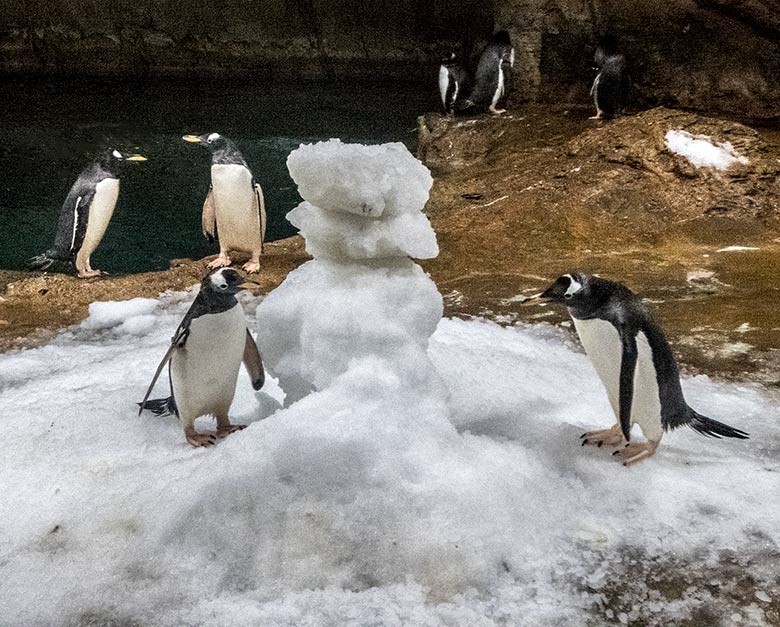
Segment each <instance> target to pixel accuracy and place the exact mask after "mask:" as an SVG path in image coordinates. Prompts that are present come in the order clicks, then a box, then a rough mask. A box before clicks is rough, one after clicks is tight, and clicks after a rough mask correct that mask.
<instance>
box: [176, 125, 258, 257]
mask: <svg viewBox="0 0 780 627" xmlns="http://www.w3.org/2000/svg"><path fill="white" fill-rule="evenodd" d="M182 139H183V140H184V141H186V142H191V143H197V144H200V145H201V146H205V147H206V148H207V149H208V150H210V151H211V185H210V187H209V191H208V194H207V195H206V200H205V202H204V203H203V219H202V224H203V235H204V236H205V237H206V238H207V239H208V240H209V241H210V242H213V241H214V233H215V229H216V232H217V233H219V256H218V257H217V258H216V259H215V260H214V261H212V262H211V263H210V264H209V268H221V267H223V266H229V265H230V264H231V261H230V257H229V256H228V253H229V252H230V251H231V250H237V251H242V252H246V253H250V255H251V257H250V259H249V261H247V262H246V263H245V264H244V265H243V266H242V267H243V269H244V270H246V271H247V272H259V271H260V255H261V254H262V252H263V242H264V241H265V229H266V215H265V200H264V198H263V190H262V188H261V187H260V184H259V183H257V182H256V181H255V179H254V177H253V176H252V172H250V170H249V167H248V166H247V164H246V161H244V157H243V156H242V155H241V153H240V152H239V150H238V148H236V145H235V144H234V143H233V142H232V141H231V140H229V139H228V138H227V137H224V136H223V135H220V134H219V133H210V134H206V135H201V136H197V135H185V136H184V137H182Z"/></svg>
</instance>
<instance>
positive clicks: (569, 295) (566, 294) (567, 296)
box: [563, 292, 574, 300]
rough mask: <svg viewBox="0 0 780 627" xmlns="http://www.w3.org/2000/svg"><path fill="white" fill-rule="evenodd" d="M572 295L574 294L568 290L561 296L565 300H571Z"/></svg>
mask: <svg viewBox="0 0 780 627" xmlns="http://www.w3.org/2000/svg"><path fill="white" fill-rule="evenodd" d="M573 296H574V294H569V293H568V292H566V293H565V294H564V295H563V297H564V298H565V299H566V300H571V299H572V297H573Z"/></svg>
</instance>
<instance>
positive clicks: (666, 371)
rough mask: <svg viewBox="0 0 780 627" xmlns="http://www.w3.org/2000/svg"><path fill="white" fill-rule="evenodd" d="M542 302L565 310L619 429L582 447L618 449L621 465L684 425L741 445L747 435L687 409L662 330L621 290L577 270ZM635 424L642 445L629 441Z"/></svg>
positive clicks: (595, 434)
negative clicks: (562, 307) (569, 316)
mask: <svg viewBox="0 0 780 627" xmlns="http://www.w3.org/2000/svg"><path fill="white" fill-rule="evenodd" d="M532 298H543V299H546V300H549V301H552V302H555V303H561V304H564V305H566V306H567V307H568V309H569V314H570V315H571V318H572V320H573V321H574V327H575V328H576V330H577V334H578V335H579V337H580V340H581V341H582V345H583V347H584V348H585V352H586V353H587V355H588V357H589V358H590V360H591V363H592V364H593V367H594V368H595V369H596V373H597V374H598V375H599V378H600V379H601V381H602V383H603V384H604V387H605V388H606V390H607V396H608V397H609V402H610V404H611V405H612V410H613V411H614V412H615V415H616V416H617V418H618V423H617V424H616V425H615V426H613V427H612V428H611V429H604V430H601V431H591V432H588V433H585V434H583V436H582V440H583V442H582V444H583V446H584V445H585V444H590V445H594V446H599V447H601V446H602V445H606V446H618V447H621V448H620V449H619V450H618V451H616V452H615V453H613V455H619V457H620V460H621V461H622V462H623V465H624V466H628V465H630V464H634V463H636V462H638V461H641V460H643V459H645V458H647V457H650V456H651V455H653V453H655V451H656V448H658V444H659V443H660V441H661V436H662V435H663V432H664V431H668V430H670V429H676V428H677V427H679V426H682V425H688V426H689V427H691V428H692V429H695V430H696V431H698V432H699V433H701V434H703V435H708V436H712V437H716V438H720V437H725V438H738V439H747V437H748V434H747V433H745V432H744V431H740V430H739V429H735V428H733V427H730V426H728V425H725V424H723V423H721V422H718V421H717V420H712V419H711V418H707V417H706V416H702V415H701V414H699V413H698V412H696V411H695V410H694V409H692V408H691V407H689V406H688V404H687V403H686V402H685V398H684V397H683V392H682V387H681V385H680V372H679V370H678V368H677V362H676V361H675V359H674V355H673V354H672V349H671V348H670V347H669V343H668V342H667V341H666V338H665V336H664V333H663V331H662V330H661V328H660V327H659V326H658V324H657V323H656V322H655V320H654V319H653V317H652V315H651V314H650V312H649V311H648V310H647V308H646V307H645V306H644V305H643V304H642V302H641V301H640V300H639V299H638V298H637V297H636V296H635V295H634V294H633V292H631V290H629V289H628V288H627V287H625V286H623V285H621V284H619V283H614V282H612V281H607V280H606V279H601V278H598V277H595V276H592V275H589V274H584V273H581V272H572V273H571V274H564V275H563V276H561V277H559V278H558V279H557V280H556V281H555V283H553V284H552V285H551V286H550V287H549V288H547V290H546V291H544V292H543V293H541V294H538V295H537V296H535V297H532ZM634 423H636V424H638V425H639V426H640V428H641V429H642V433H643V434H644V436H645V438H646V440H647V441H646V442H631V425H632V424H634Z"/></svg>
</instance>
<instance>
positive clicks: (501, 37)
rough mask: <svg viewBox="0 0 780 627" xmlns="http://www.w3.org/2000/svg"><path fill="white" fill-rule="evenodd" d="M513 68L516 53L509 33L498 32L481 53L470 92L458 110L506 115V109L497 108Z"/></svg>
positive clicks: (507, 89)
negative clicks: (485, 110) (482, 110)
mask: <svg viewBox="0 0 780 627" xmlns="http://www.w3.org/2000/svg"><path fill="white" fill-rule="evenodd" d="M514 66H515V49H514V48H513V47H512V40H511V39H510V37H509V33H508V32H507V31H505V30H502V31H498V32H497V33H496V34H495V35H493V38H492V39H491V40H490V43H489V44H488V45H487V46H485V49H484V50H483V51H482V55H481V56H480V57H479V63H478V64H477V71H476V74H475V75H474V81H473V88H472V89H471V92H470V93H469V95H468V97H467V98H465V99H464V101H463V103H462V105H460V106H459V107H458V110H460V111H467V110H469V109H472V108H479V109H487V110H488V111H490V113H493V114H495V115H500V114H501V113H506V109H498V108H497V106H498V104H499V103H500V102H501V101H502V100H503V98H504V96H505V95H506V94H507V93H508V92H509V88H510V85H511V82H512V72H513V69H514Z"/></svg>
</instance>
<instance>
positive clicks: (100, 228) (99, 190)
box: [81, 178, 119, 256]
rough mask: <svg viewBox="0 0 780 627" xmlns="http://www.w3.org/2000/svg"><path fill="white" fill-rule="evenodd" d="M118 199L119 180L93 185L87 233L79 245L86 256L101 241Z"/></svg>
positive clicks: (105, 180)
mask: <svg viewBox="0 0 780 627" xmlns="http://www.w3.org/2000/svg"><path fill="white" fill-rule="evenodd" d="M118 198H119V179H112V178H107V179H103V180H102V181H100V182H99V183H98V184H97V185H95V196H94V198H93V199H92V204H90V206H89V218H88V220H87V231H86V233H85V234H84V241H83V242H82V244H81V249H82V250H83V251H84V252H85V253H86V255H87V256H88V255H89V254H90V253H91V252H92V251H93V250H95V248H97V245H98V244H99V243H100V240H101V239H103V235H104V233H105V232H106V229H107V228H108V223H109V222H110V221H111V216H112V215H114V208H115V207H116V201H117V199H118Z"/></svg>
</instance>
